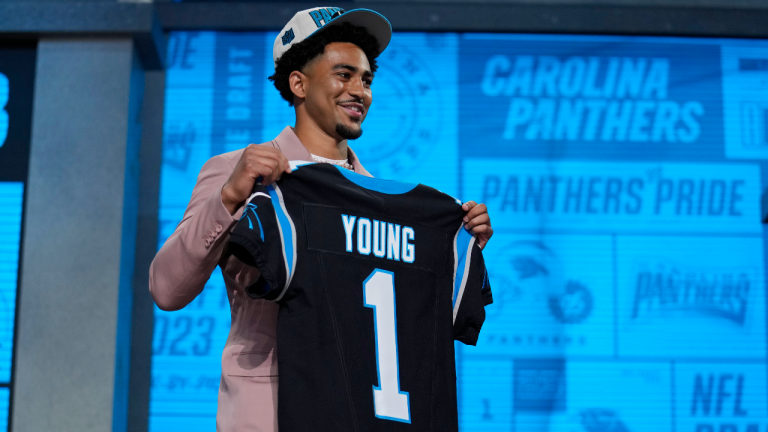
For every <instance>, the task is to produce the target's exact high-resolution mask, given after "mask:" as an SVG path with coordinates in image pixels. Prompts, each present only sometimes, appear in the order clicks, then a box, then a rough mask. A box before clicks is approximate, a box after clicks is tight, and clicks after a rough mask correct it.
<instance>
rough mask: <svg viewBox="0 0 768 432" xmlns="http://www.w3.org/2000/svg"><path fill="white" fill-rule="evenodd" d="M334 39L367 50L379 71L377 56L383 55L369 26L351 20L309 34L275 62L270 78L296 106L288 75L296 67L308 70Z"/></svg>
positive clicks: (299, 69)
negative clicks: (310, 63) (368, 28)
mask: <svg viewBox="0 0 768 432" xmlns="http://www.w3.org/2000/svg"><path fill="white" fill-rule="evenodd" d="M333 42H349V43H353V44H355V45H357V46H358V47H360V49H362V50H363V52H364V53H365V56H366V57H367V58H368V63H370V65H371V73H375V72H376V67H377V66H376V57H378V56H379V42H378V41H377V40H376V38H375V37H373V36H372V35H371V34H370V33H368V30H366V29H365V27H358V26H354V25H352V24H350V23H341V24H339V25H335V26H331V27H328V28H327V29H324V30H323V31H322V32H320V33H318V34H317V35H315V36H313V37H310V38H307V39H305V40H303V41H301V42H299V43H297V44H296V45H294V46H292V47H291V48H290V49H289V50H288V51H286V52H285V53H284V54H283V55H282V56H281V57H280V58H278V59H277V62H276V64H275V73H274V75H272V76H270V77H269V78H268V79H269V80H270V81H272V82H273V83H274V84H275V88H276V89H277V91H279V92H280V96H282V97H283V99H285V100H286V101H287V102H288V105H290V106H293V92H291V88H290V83H289V82H288V77H289V76H290V75H291V73H292V72H293V71H299V72H304V67H306V66H307V64H309V62H311V61H312V60H314V59H315V58H317V57H318V56H320V55H321V54H323V53H324V52H325V46H326V45H328V44H329V43H333Z"/></svg>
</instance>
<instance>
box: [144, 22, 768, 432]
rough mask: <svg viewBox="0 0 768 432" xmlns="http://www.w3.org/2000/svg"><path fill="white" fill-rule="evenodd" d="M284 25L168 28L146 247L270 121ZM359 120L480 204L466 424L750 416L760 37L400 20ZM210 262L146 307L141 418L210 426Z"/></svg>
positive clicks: (758, 380) (381, 148)
mask: <svg viewBox="0 0 768 432" xmlns="http://www.w3.org/2000/svg"><path fill="white" fill-rule="evenodd" d="M275 37H276V33H270V32H259V33H224V32H176V33H173V34H172V35H171V40H170V44H169V48H168V49H169V53H168V59H169V68H168V71H167V87H166V110H165V120H164V121H165V126H164V142H163V171H162V184H161V210H160V227H161V229H160V238H159V243H158V248H159V247H160V246H161V245H162V244H163V242H164V241H165V239H166V238H167V237H168V236H169V235H170V234H171V233H172V232H173V230H174V229H175V227H176V225H177V224H178V222H179V221H180V220H181V217H182V214H183V212H184V210H185V207H186V205H187V203H188V201H189V197H190V195H191V191H192V188H193V186H194V184H195V181H196V178H197V174H198V172H199V170H200V168H201V166H202V165H203V163H204V162H205V161H206V160H208V159H209V158H210V157H212V156H214V155H216V154H219V153H223V152H227V151H231V150H235V149H239V148H242V147H244V146H246V145H247V144H249V143H261V142H265V141H269V140H271V139H273V138H274V137H275V136H277V134H278V133H279V132H280V131H281V130H282V129H283V128H284V127H285V126H287V125H293V124H294V114H293V109H292V108H290V107H289V106H288V105H287V103H285V101H283V100H282V99H281V98H280V96H279V94H278V92H277V91H276V90H275V89H274V87H273V86H272V84H271V82H269V81H268V80H267V79H266V78H267V76H269V75H271V74H272V72H273V63H272V57H271V53H272V51H271V50H272V43H273V41H274V38H275ZM378 62H379V71H378V72H377V74H376V77H375V80H374V84H373V86H372V89H373V95H374V99H373V101H374V102H373V104H372V106H371V109H370V112H369V114H368V117H367V119H366V121H365V123H364V124H363V130H364V134H363V136H362V137H361V138H360V139H359V140H356V141H354V142H351V143H350V145H351V147H352V148H353V149H354V150H355V151H356V153H357V154H358V156H359V157H360V159H361V161H362V162H363V164H364V165H365V166H366V168H367V169H368V170H369V171H370V172H371V173H372V174H373V175H374V176H377V177H381V178H387V179H396V180H403V181H408V182H420V183H424V184H427V185H429V186H433V187H435V188H437V189H440V190H442V191H443V192H446V193H448V194H450V195H453V196H456V197H458V198H459V199H461V200H463V201H467V200H475V201H478V202H484V203H485V204H486V205H487V206H488V209H489V214H490V216H491V219H492V223H493V228H494V231H495V234H494V236H493V239H492V240H491V241H490V242H489V243H488V246H487V248H486V249H485V250H484V257H485V260H486V264H487V266H488V270H489V274H490V279H491V284H492V286H493V294H494V304H493V305H491V306H488V307H487V318H486V322H485V325H484V326H483V330H482V332H481V335H480V340H479V342H478V344H477V346H476V347H468V346H463V345H461V344H457V346H456V347H457V349H456V351H457V353H456V355H457V360H458V362H457V377H458V390H459V401H458V402H459V414H460V423H461V429H462V430H464V431H483V432H491V431H517V432H764V431H766V430H768V429H767V428H768V390H767V389H768V377H767V376H766V373H767V371H768V360H767V359H766V355H767V354H768V347H767V346H766V342H767V341H768V335H767V334H766V333H767V332H766V328H767V322H766V281H765V268H766V266H765V262H766V261H765V250H766V241H765V238H766V237H765V233H764V228H763V226H762V225H761V223H760V218H761V216H760V196H761V193H762V191H763V189H764V188H765V186H766V183H767V181H766V178H765V174H764V170H765V169H766V168H768V164H766V159H768V41H757V40H734V39H728V40H726V39H687V38H660V37H613V36H567V35H558V36H555V35H504V34H469V33H467V34H456V33H395V35H394V36H393V39H392V43H391V44H390V46H389V47H388V48H387V50H386V51H385V52H384V53H383V54H382V55H381V57H380V58H379V61H378ZM218 271H219V270H218V269H217V270H216V272H215V273H214V275H213V277H212V278H211V280H210V281H209V283H208V284H207V285H206V287H205V289H204V290H203V292H202V293H201V294H200V296H199V297H198V298H197V299H196V300H195V301H193V302H192V303H191V304H190V305H189V306H187V307H186V308H184V309H183V310H181V311H177V312H163V311H160V310H157V311H156V315H155V317H156V320H155V337H154V343H153V354H154V357H153V370H152V393H151V408H150V410H151V419H150V428H151V430H152V431H154V432H159V431H167V430H187V431H209V430H212V429H213V428H214V424H215V415H216V408H217V404H216V398H217V393H218V385H219V380H220V374H221V354H222V349H223V346H224V343H225V341H226V338H227V333H228V330H229V325H230V313H229V305H228V300H227V295H226V290H225V288H224V284H223V280H222V277H221V274H220V273H219V272H218Z"/></svg>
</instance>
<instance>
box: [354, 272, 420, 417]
mask: <svg viewBox="0 0 768 432" xmlns="http://www.w3.org/2000/svg"><path fill="white" fill-rule="evenodd" d="M363 302H364V303H365V307H369V308H373V328H374V333H375V336H376V370H377V371H378V374H379V386H378V387H377V386H373V406H374V410H375V411H376V417H378V418H381V419H385V420H395V421H400V422H405V423H410V422H411V408H410V404H409V402H408V392H404V391H400V369H399V365H398V357H397V317H396V316H395V274H394V273H392V272H389V271H386V270H380V269H376V270H374V271H373V273H371V275H370V276H368V279H366V280H365V282H364V283H363Z"/></svg>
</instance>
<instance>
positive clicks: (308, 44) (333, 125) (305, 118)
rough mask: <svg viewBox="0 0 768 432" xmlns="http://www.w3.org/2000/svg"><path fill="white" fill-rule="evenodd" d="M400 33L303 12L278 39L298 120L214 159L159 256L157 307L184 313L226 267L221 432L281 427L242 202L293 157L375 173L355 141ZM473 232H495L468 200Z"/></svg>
mask: <svg viewBox="0 0 768 432" xmlns="http://www.w3.org/2000/svg"><path fill="white" fill-rule="evenodd" d="M391 36H392V29H391V27H390V24H389V22H388V21H387V20H386V18H384V17H383V16H381V15H380V14H378V13H376V12H374V11H370V10H367V9H356V10H350V11H346V12H345V11H344V10H342V9H340V8H333V7H324V8H315V9H309V10H304V11H301V12H298V13H297V14H296V15H294V17H293V18H292V19H291V20H290V21H289V22H288V24H286V26H285V27H284V28H283V30H282V31H281V32H280V34H279V35H278V37H277V39H276V40H275V44H274V47H273V59H274V61H275V73H274V75H272V76H271V77H270V78H269V79H270V80H272V81H273V82H274V84H275V87H276V88H277V90H278V91H279V92H280V94H281V95H282V97H283V98H284V99H285V100H286V101H287V102H288V103H289V104H290V105H292V106H293V107H294V108H295V111H296V124H295V126H294V127H290V126H287V127H286V128H285V129H284V130H283V131H282V132H281V133H280V135H278V136H277V137H276V138H275V139H273V140H272V141H269V142H267V143H263V144H259V145H255V144H251V145H249V146H247V147H246V148H244V149H241V150H237V151H233V152H229V153H225V154H222V155H218V156H214V157H212V158H211V159H210V160H208V162H206V163H205V165H203V167H202V169H201V170H200V174H199V176H198V179H197V184H196V185H195V188H194V189H193V191H192V197H191V199H190V202H189V205H188V206H187V209H186V212H185V213H184V217H183V218H182V221H181V223H179V225H178V226H177V227H176V230H175V232H174V233H173V234H172V235H171V236H170V237H169V238H168V240H166V242H165V244H164V245H163V247H162V248H161V249H160V251H159V252H158V253H157V256H156V257H155V259H154V261H153V262H152V266H151V268H150V282H149V289H150V291H151V293H152V296H153V298H154V299H155V302H156V303H157V305H158V307H160V308H161V309H163V310H178V309H181V308H183V307H184V306H186V305H187V304H189V303H190V302H191V301H192V300H194V298H195V297H196V296H197V295H198V294H200V292H201V291H202V290H203V287H204V286H205V283H206V282H207V281H208V279H209V278H210V276H211V274H212V273H213V271H214V269H215V268H216V266H219V267H221V270H222V275H223V277H224V282H225V285H226V288H227V294H228V298H229V302H230V310H231V313H232V326H231V328H230V332H229V337H228V338H227V342H226V345H225V347H224V352H223V355H222V376H221V382H220V387H219V407H218V413H217V418H216V424H217V430H218V431H225V432H234V431H238V432H252V431H276V430H277V421H276V412H277V385H278V370H277V350H276V348H275V341H276V338H275V336H276V335H275V332H276V331H275V328H276V322H277V311H278V306H277V304H275V303H272V302H269V301H266V300H256V299H252V298H250V297H248V296H247V295H246V294H245V292H244V291H245V287H247V286H249V285H251V284H252V283H253V282H254V281H256V280H257V279H258V278H259V276H260V275H259V272H258V270H256V269H255V268H254V267H251V266H248V265H245V264H243V263H242V262H240V261H239V260H237V259H236V258H235V257H234V256H232V254H231V252H230V251H229V250H228V249H227V247H226V245H227V243H228V240H229V237H230V231H231V230H232V229H233V228H234V227H235V225H236V223H237V221H238V220H239V219H240V217H241V215H242V213H243V205H244V203H245V201H246V199H247V198H248V197H249V195H250V194H251V191H252V190H253V186H254V182H255V180H256V179H257V178H259V177H262V182H263V183H264V184H265V185H268V184H270V183H272V182H274V181H277V180H278V179H279V178H280V176H281V175H284V174H287V173H290V170H291V169H290V165H289V163H288V161H289V160H305V161H316V162H322V163H330V164H334V165H339V166H342V167H344V168H346V169H349V170H352V171H354V172H356V173H358V174H362V175H366V176H370V174H369V173H368V171H366V170H365V168H364V167H363V165H362V164H361V163H360V161H359V160H358V158H357V157H356V155H355V153H354V152H353V151H352V149H351V148H350V147H349V146H348V145H347V140H353V139H356V138H359V137H360V136H361V135H362V133H363V129H362V124H363V121H364V120H365V117H366V115H367V114H368V109H369V108H370V106H371V103H372V101H373V95H372V92H371V88H372V83H373V81H374V76H375V73H376V57H377V56H378V55H379V54H381V52H382V51H383V50H384V49H385V48H386V47H387V45H388V44H389V41H390V38H391ZM463 209H464V210H465V211H466V212H467V214H466V216H465V218H464V220H465V222H466V226H467V228H468V229H470V230H471V231H472V232H473V233H474V234H476V236H477V243H478V245H479V246H480V247H483V246H484V245H485V243H486V242H487V241H488V240H489V239H490V237H491V235H492V234H493V230H492V229H491V224H490V219H489V217H488V213H487V210H486V207H485V205H483V204H479V205H478V204H476V203H475V202H473V201H470V202H467V203H465V204H464V206H463Z"/></svg>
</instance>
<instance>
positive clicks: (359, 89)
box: [347, 79, 365, 102]
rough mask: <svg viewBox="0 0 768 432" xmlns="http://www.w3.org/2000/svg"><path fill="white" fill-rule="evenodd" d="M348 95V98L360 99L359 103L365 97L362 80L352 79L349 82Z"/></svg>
mask: <svg viewBox="0 0 768 432" xmlns="http://www.w3.org/2000/svg"><path fill="white" fill-rule="evenodd" d="M347 91H348V93H349V94H350V96H355V97H358V98H360V99H361V102H364V101H363V98H364V97H365V86H364V85H363V80H362V79H353V80H352V81H351V82H350V85H349V88H348V90H347Z"/></svg>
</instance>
